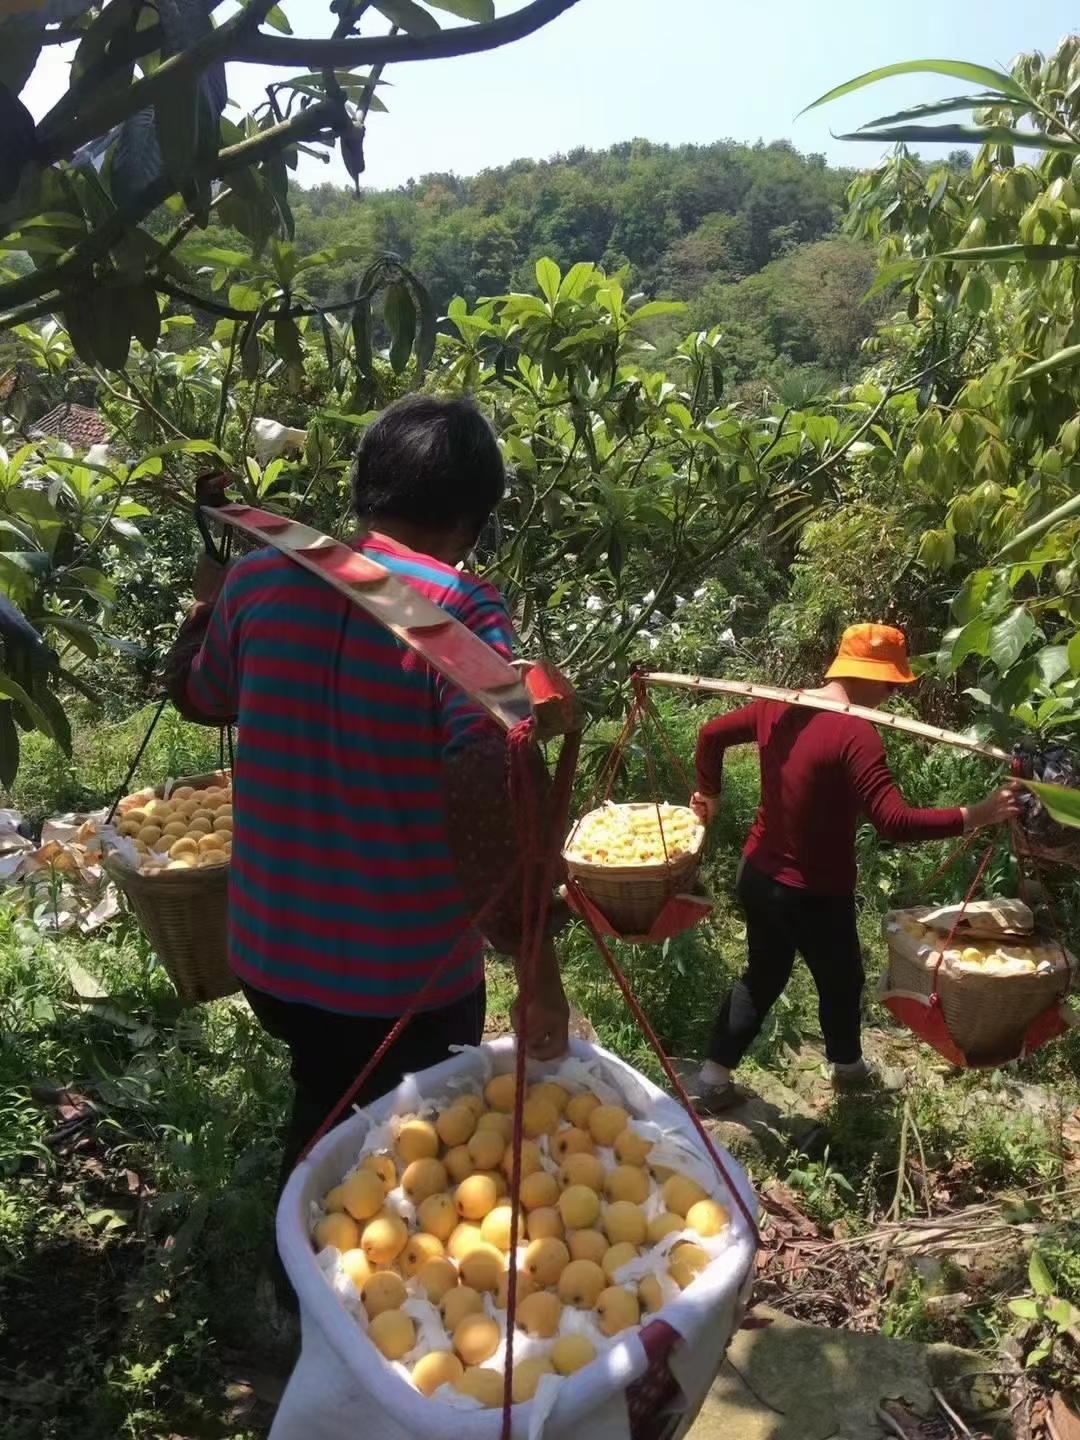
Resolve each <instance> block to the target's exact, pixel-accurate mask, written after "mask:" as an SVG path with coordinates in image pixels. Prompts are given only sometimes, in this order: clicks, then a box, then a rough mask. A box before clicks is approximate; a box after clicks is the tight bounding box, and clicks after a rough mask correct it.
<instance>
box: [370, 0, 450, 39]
mask: <svg viewBox="0 0 1080 1440" xmlns="http://www.w3.org/2000/svg"><path fill="white" fill-rule="evenodd" d="M374 4H375V9H376V10H381V11H382V13H383V14H384V15H385V16H386V18H387V19H388V20H389V21H390V23H391V25H400V27H401V28H402V30H404V31H405V33H406V34H407V35H437V34H438V33H439V29H440V26H439V22H438V21H437V20H436V19H435V16H434V15H429V14H428V12H427V11H426V10H422V9H421V8H420V6H419V5H417V4H416V3H415V0H374Z"/></svg>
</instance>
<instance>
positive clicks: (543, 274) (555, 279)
mask: <svg viewBox="0 0 1080 1440" xmlns="http://www.w3.org/2000/svg"><path fill="white" fill-rule="evenodd" d="M561 282H562V276H561V275H560V273H559V267H558V265H556V264H555V261H554V260H551V259H549V258H548V257H547V256H545V257H544V258H543V259H542V260H538V261H537V262H536V283H537V284H538V285H539V286H540V293H541V295H543V297H544V299H545V300H546V301H547V302H548V304H549V305H554V304H555V302H556V300H558V298H559V285H560V284H561Z"/></svg>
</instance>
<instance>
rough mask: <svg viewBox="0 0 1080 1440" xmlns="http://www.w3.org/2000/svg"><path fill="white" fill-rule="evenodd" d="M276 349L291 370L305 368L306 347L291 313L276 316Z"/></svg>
mask: <svg viewBox="0 0 1080 1440" xmlns="http://www.w3.org/2000/svg"><path fill="white" fill-rule="evenodd" d="M274 349H275V350H276V351H277V353H278V354H279V355H280V356H281V358H282V360H284V361H285V364H286V365H287V366H288V367H289V369H290V370H303V368H304V347H303V345H302V343H301V341H300V331H299V330H298V329H297V328H296V321H295V320H294V319H293V318H292V316H291V315H275V316H274Z"/></svg>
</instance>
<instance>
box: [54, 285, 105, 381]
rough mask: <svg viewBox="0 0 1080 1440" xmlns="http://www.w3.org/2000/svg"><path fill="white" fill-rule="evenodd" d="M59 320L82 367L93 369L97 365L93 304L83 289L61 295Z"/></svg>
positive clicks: (66, 291) (75, 288)
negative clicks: (60, 319)
mask: <svg viewBox="0 0 1080 1440" xmlns="http://www.w3.org/2000/svg"><path fill="white" fill-rule="evenodd" d="M61 298H62V305H63V308H62V310H61V318H62V319H63V322H64V328H65V329H66V330H67V332H68V339H69V340H70V341H71V345H72V349H73V350H74V351H75V354H76V355H77V356H78V357H79V359H80V360H81V361H82V362H83V364H84V365H89V366H91V367H93V366H94V365H96V364H97V351H96V349H95V347H94V334H95V330H96V325H95V320H94V302H93V299H92V297H91V296H90V295H88V294H87V292H86V290H85V288H82V289H80V288H77V287H74V286H73V287H72V288H71V289H69V290H65V291H64V292H63V294H62V297H61Z"/></svg>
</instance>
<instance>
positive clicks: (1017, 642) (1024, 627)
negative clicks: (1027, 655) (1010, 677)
mask: <svg viewBox="0 0 1080 1440" xmlns="http://www.w3.org/2000/svg"><path fill="white" fill-rule="evenodd" d="M1034 634H1035V621H1034V620H1032V618H1031V616H1030V615H1029V614H1028V612H1027V611H1026V610H1025V609H1024V607H1023V606H1022V605H1017V607H1016V608H1015V609H1014V610H1011V611H1010V612H1009V614H1008V615H1006V616H1005V618H1004V620H999V621H998V622H997V624H996V625H995V626H994V627H993V629H992V630H991V631H990V639H989V643H988V644H987V647H986V649H987V654H988V655H989V657H990V659H991V660H992V661H993V662H994V664H995V665H996V666H997V668H998V670H999V671H1000V672H1002V673H1004V672H1005V671H1006V670H1008V669H1009V668H1010V667H1011V666H1013V665H1015V664H1016V662H1017V660H1019V658H1020V656H1021V655H1022V654H1023V652H1024V648H1025V646H1026V645H1027V643H1028V641H1029V640H1030V639H1031V637H1032V636H1033V635H1034Z"/></svg>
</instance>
